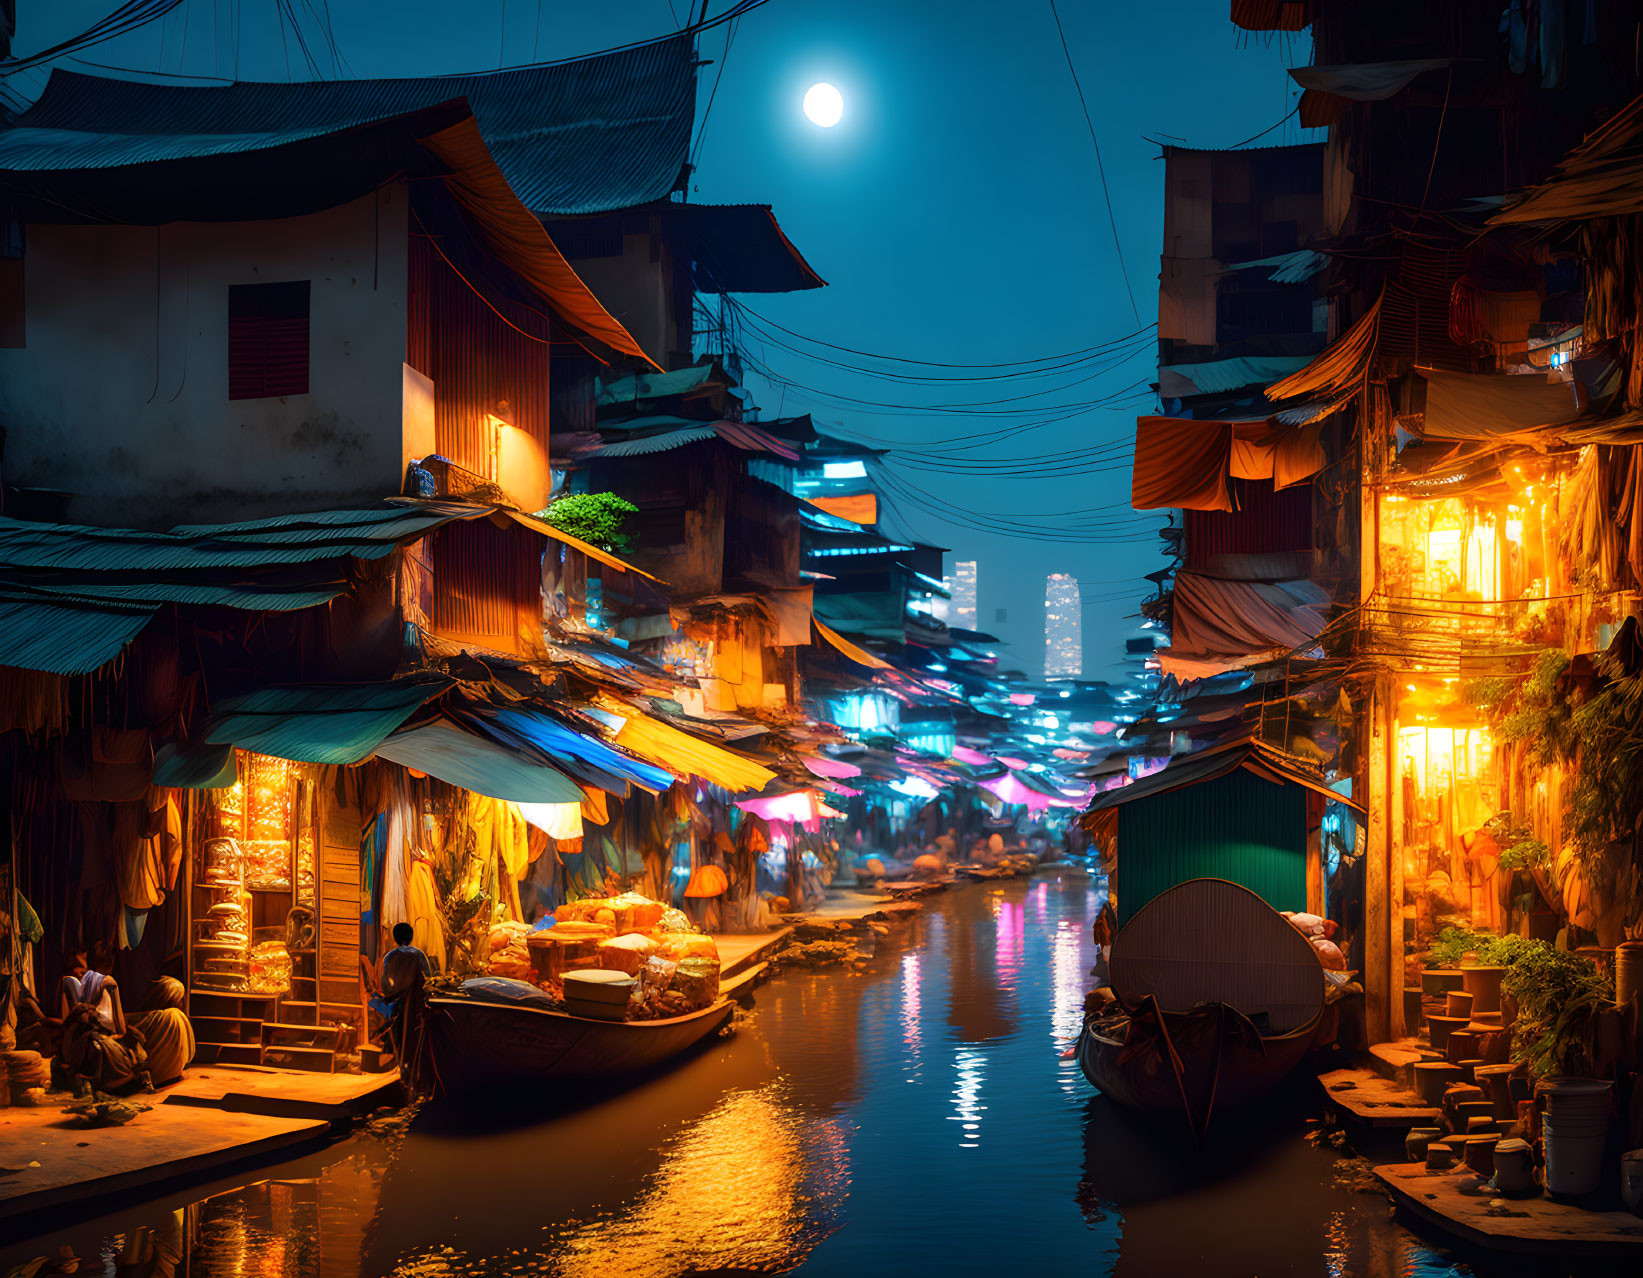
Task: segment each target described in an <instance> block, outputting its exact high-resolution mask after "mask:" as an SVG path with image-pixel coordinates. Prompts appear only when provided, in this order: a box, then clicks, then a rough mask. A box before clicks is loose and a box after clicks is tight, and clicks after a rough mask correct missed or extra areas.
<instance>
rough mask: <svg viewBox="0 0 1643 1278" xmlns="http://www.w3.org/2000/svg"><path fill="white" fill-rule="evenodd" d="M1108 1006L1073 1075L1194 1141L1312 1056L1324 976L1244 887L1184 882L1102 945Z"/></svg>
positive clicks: (1293, 934) (1296, 937) (1089, 1029)
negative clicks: (1183, 1124)
mask: <svg viewBox="0 0 1643 1278" xmlns="http://www.w3.org/2000/svg"><path fill="white" fill-rule="evenodd" d="M1110 970H1111V973H1112V988H1113V992H1114V993H1115V994H1116V995H1117V996H1118V1004H1117V1007H1116V1008H1115V1009H1114V1010H1113V1011H1112V1012H1110V1013H1107V1014H1104V1015H1102V1014H1097V1015H1093V1016H1091V1017H1089V1018H1088V1019H1087V1020H1086V1021H1085V1023H1084V1029H1083V1032H1082V1033H1081V1034H1080V1035H1079V1040H1078V1063H1079V1066H1080V1068H1081V1069H1083V1071H1084V1077H1085V1078H1087V1079H1089V1081H1090V1083H1091V1084H1092V1085H1093V1086H1095V1087H1096V1088H1098V1089H1099V1090H1100V1091H1101V1092H1102V1093H1103V1094H1104V1095H1107V1096H1110V1097H1111V1098H1112V1099H1113V1100H1115V1101H1117V1102H1118V1103H1119V1104H1122V1105H1129V1106H1132V1107H1134V1108H1137V1109H1147V1110H1177V1111H1184V1112H1185V1114H1186V1116H1187V1120H1188V1122H1189V1124H1190V1125H1191V1127H1192V1130H1193V1132H1194V1133H1195V1134H1196V1135H1198V1136H1200V1137H1201V1136H1202V1135H1203V1133H1204V1132H1205V1131H1206V1130H1207V1129H1208V1126H1209V1120H1210V1115H1211V1114H1212V1113H1213V1112H1214V1110H1215V1109H1216V1108H1217V1107H1221V1108H1228V1107H1233V1106H1239V1105H1245V1104H1248V1103H1249V1102H1251V1101H1254V1100H1258V1099H1259V1098H1260V1097H1262V1096H1264V1095H1266V1094H1267V1093H1269V1092H1271V1091H1272V1090H1273V1089H1274V1088H1276V1087H1277V1086H1278V1085H1279V1084H1280V1083H1281V1082H1282V1081H1283V1080H1284V1078H1285V1077H1287V1076H1288V1075H1289V1073H1290V1072H1291V1071H1292V1070H1294V1069H1295V1067H1296V1066H1298V1065H1299V1064H1300V1063H1301V1061H1302V1059H1303V1058H1304V1057H1305V1056H1306V1054H1307V1051H1308V1049H1310V1048H1311V1046H1312V1043H1313V1040H1314V1038H1315V1036H1316V1034H1317V1030H1318V1023H1319V1019H1320V1017H1321V1016H1322V1013H1323V1006H1324V978H1323V969H1322V966H1321V965H1320V964H1319V962H1318V958H1317V955H1316V953H1315V952H1314V951H1313V949H1312V946H1311V945H1310V944H1309V943H1308V942H1307V940H1306V938H1304V937H1303V936H1301V934H1300V933H1299V932H1297V931H1296V930H1295V929H1294V928H1293V927H1291V926H1290V925H1289V923H1287V922H1286V921H1285V920H1284V918H1283V916H1282V915H1280V914H1279V913H1278V912H1277V911H1276V910H1274V909H1272V907H1271V906H1269V905H1267V903H1266V902H1265V901H1263V900H1261V898H1260V897H1258V896H1256V895H1255V893H1253V892H1251V891H1250V890H1249V889H1248V888H1244V887H1240V886H1239V885H1238V884H1236V883H1230V882H1227V881H1226V880H1225V879H1191V880H1188V881H1187V882H1186V883H1182V884H1178V885H1177V886H1175V887H1173V888H1171V889H1170V890H1169V891H1167V892H1164V893H1163V894H1161V895H1160V896H1159V897H1157V898H1156V899H1155V900H1153V901H1151V902H1149V903H1148V904H1147V905H1146V906H1145V907H1144V908H1142V910H1141V911H1140V912H1139V913H1137V914H1136V916H1135V917H1134V918H1133V919H1131V920H1130V921H1129V923H1128V924H1126V925H1125V927H1124V928H1123V929H1122V930H1121V931H1120V932H1119V933H1118V935H1117V937H1116V938H1114V940H1113V947H1112V957H1111V959H1110Z"/></svg>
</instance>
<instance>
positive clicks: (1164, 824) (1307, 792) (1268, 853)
mask: <svg viewBox="0 0 1643 1278" xmlns="http://www.w3.org/2000/svg"><path fill="white" fill-rule="evenodd" d="M1326 799H1333V800H1335V801H1337V802H1341V803H1347V804H1350V800H1347V799H1344V798H1343V797H1342V796H1341V795H1340V794H1338V793H1336V792H1335V791H1333V790H1331V789H1330V788H1329V786H1328V784H1327V783H1326V782H1325V781H1324V780H1323V778H1322V776H1320V775H1319V774H1317V773H1315V772H1310V771H1308V770H1307V769H1306V767H1305V765H1303V764H1302V763H1301V762H1300V761H1298V760H1296V759H1292V758H1290V757H1289V756H1287V755H1284V754H1282V753H1280V752H1279V751H1277V750H1275V749H1273V748H1272V747H1271V746H1267V745H1264V744H1262V743H1261V742H1259V741H1256V740H1253V739H1251V738H1243V739H1241V740H1238V741H1234V742H1231V743H1228V744H1226V745H1220V746H1215V747H1212V748H1211V749H1208V750H1203V751H1200V752H1198V753H1196V754H1188V755H1181V756H1179V757H1178V758H1176V759H1173V760H1172V761H1171V762H1170V764H1169V765H1168V766H1167V767H1165V768H1164V769H1163V770H1161V771H1159V772H1155V773H1153V774H1152V775H1151V776H1147V777H1142V778H1141V779H1140V780H1138V781H1136V782H1134V783H1133V784H1131V785H1127V786H1124V787H1123V788H1121V789H1118V790H1108V791H1106V792H1105V793H1103V794H1099V795H1097V796H1096V799H1095V802H1094V803H1092V804H1091V805H1090V808H1089V810H1088V812H1087V813H1086V814H1085V818H1084V820H1085V826H1086V828H1087V829H1089V830H1090V831H1091V832H1092V833H1094V834H1095V835H1096V836H1097V840H1098V841H1099V842H1103V843H1105V842H1106V841H1107V840H1108V839H1111V838H1116V852H1117V878H1116V883H1115V893H1114V894H1115V895H1116V897H1117V898H1118V926H1119V927H1123V925H1124V924H1125V923H1128V922H1129V920H1130V918H1131V917H1132V916H1133V915H1134V914H1135V912H1136V911H1137V910H1139V909H1140V908H1141V907H1142V906H1143V905H1145V904H1146V903H1147V902H1148V901H1151V900H1152V899H1153V898H1154V897H1156V896H1158V895H1159V894H1160V893H1162V892H1165V891H1167V890H1168V889H1170V888H1172V887H1174V886H1175V885H1176V884H1178V883H1185V882H1186V881H1187V880H1188V879H1203V878H1212V879H1229V880H1231V881H1232V882H1234V883H1237V884H1240V885H1242V886H1243V887H1246V888H1248V889H1249V890H1250V891H1252V892H1254V893H1255V894H1256V895H1257V896H1259V897H1260V898H1261V899H1262V900H1264V901H1265V902H1266V903H1267V904H1268V905H1270V906H1272V908H1273V909H1275V910H1294V911H1297V912H1299V911H1303V910H1306V909H1307V908H1308V906H1309V905H1311V906H1312V907H1314V908H1317V907H1320V906H1321V903H1322V875H1321V871H1320V869H1319V866H1318V863H1317V862H1318V844H1317V829H1318V824H1319V815H1320V814H1321V812H1322V810H1323V803H1324V801H1325V800H1326ZM1309 888H1310V890H1309Z"/></svg>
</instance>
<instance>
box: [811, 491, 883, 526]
mask: <svg viewBox="0 0 1643 1278" xmlns="http://www.w3.org/2000/svg"><path fill="white" fill-rule="evenodd" d="M810 504H811V505H812V506H817V507H819V508H821V509H822V510H825V511H826V512H827V513H828V514H829V515H833V516H835V517H836V518H839V519H848V520H849V521H850V522H851V523H853V524H876V523H877V522H878V519H879V499H878V494H877V493H852V494H850V495H849V496H847V497H812V498H811V499H810Z"/></svg>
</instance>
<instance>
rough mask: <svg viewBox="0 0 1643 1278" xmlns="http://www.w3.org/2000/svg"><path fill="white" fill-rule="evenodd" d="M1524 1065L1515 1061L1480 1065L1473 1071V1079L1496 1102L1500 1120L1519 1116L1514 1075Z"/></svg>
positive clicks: (1508, 1120)
mask: <svg viewBox="0 0 1643 1278" xmlns="http://www.w3.org/2000/svg"><path fill="white" fill-rule="evenodd" d="M1521 1068H1522V1066H1520V1065H1517V1064H1515V1063H1507V1064H1504V1065H1479V1066H1477V1067H1476V1068H1474V1069H1473V1071H1472V1081H1473V1082H1475V1083H1476V1084H1477V1085H1478V1086H1479V1087H1481V1088H1483V1090H1484V1092H1485V1094H1486V1095H1487V1096H1488V1097H1489V1099H1490V1101H1491V1102H1492V1103H1493V1104H1494V1115H1495V1118H1496V1119H1498V1120H1499V1121H1500V1122H1503V1123H1509V1122H1511V1121H1512V1120H1513V1119H1514V1118H1516V1117H1517V1104H1516V1102H1514V1101H1513V1099H1512V1082H1511V1080H1512V1075H1513V1074H1515V1073H1517V1072H1518V1071H1519V1070H1520V1069H1521Z"/></svg>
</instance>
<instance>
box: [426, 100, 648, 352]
mask: <svg viewBox="0 0 1643 1278" xmlns="http://www.w3.org/2000/svg"><path fill="white" fill-rule="evenodd" d="M421 143H422V145H423V146H424V147H426V148H427V149H428V150H429V151H430V152H432V153H433V155H435V156H436V157H438V158H439V159H440V160H442V161H444V163H445V164H446V165H447V166H448V167H449V168H450V170H451V172H450V173H449V174H448V175H447V176H446V178H445V186H446V189H447V190H448V191H450V193H451V196H452V197H453V198H454V199H455V200H456V202H457V203H458V204H460V205H461V206H462V208H463V210H464V211H465V212H466V213H467V214H468V216H469V217H471V218H472V219H473V220H474V224H475V229H476V230H477V231H478V233H479V237H480V239H482V240H483V241H484V242H485V246H486V247H487V248H488V249H490V251H491V252H492V253H494V254H495V255H496V256H497V258H498V259H499V260H500V261H501V262H502V263H503V264H504V265H506V266H507V267H508V268H509V269H510V270H512V271H513V272H514V274H516V275H518V276H519V277H520V279H522V280H524V281H525V282H526V283H527V284H529V285H530V286H531V287H532V288H534V289H535V290H536V291H537V292H538V293H540V294H541V295H542V297H543V299H544V300H545V301H546V302H547V303H548V304H549V305H550V306H551V307H552V308H553V309H554V311H556V312H557V313H558V314H559V315H561V316H562V317H564V319H566V320H567V321H569V322H570V323H571V324H574V325H575V326H576V327H577V328H579V329H581V330H582V331H583V332H584V333H586V334H587V335H588V336H589V337H593V338H596V339H597V340H598V341H600V342H603V343H604V344H605V345H606V346H608V347H610V348H611V349H612V350H614V351H620V352H621V353H622V354H624V355H633V356H636V357H638V358H639V359H642V360H644V361H645V363H647V364H649V365H650V366H651V367H652V368H655V369H657V370H658V371H661V365H660V364H658V363H656V361H655V360H653V359H651V357H650V356H649V355H647V354H645V352H644V351H643V350H642V349H641V348H640V346H639V343H638V342H637V341H636V340H635V339H634V337H633V335H632V334H631V333H629V332H628V331H627V329H625V328H623V327H622V325H621V323H620V322H618V321H617V319H616V318H615V317H614V316H613V315H611V313H610V312H609V311H607V310H606V309H605V308H604V306H603V305H601V304H600V301H599V299H598V298H597V297H595V296H594V295H593V293H592V291H591V290H590V289H589V288H588V286H587V285H586V284H584V283H583V282H582V277H581V276H579V275H578V274H577V273H576V271H575V270H574V269H572V267H571V264H570V263H569V262H567V261H566V260H565V255H564V254H563V253H561V252H560V251H559V248H558V246H557V245H555V244H554V242H553V240H552V239H551V238H550V237H549V236H548V233H547V231H546V230H544V229H543V226H542V223H541V222H539V221H538V220H537V219H536V216H535V215H534V214H533V213H532V212H531V211H530V210H529V209H527V208H526V207H525V206H524V204H523V203H521V202H520V199H519V197H518V196H517V195H515V194H514V192H513V188H512V187H511V186H509V185H508V179H507V178H505V177H503V176H502V170H501V169H500V168H498V167H497V164H496V161H495V160H494V159H492V158H491V153H490V150H489V149H488V148H487V147H486V146H485V139H484V137H483V136H482V135H481V134H480V132H479V123H478V121H476V120H475V119H473V117H471V116H470V117H469V118H468V119H466V120H463V121H462V122H461V123H460V124H453V125H451V127H450V128H448V129H441V130H440V131H439V132H438V133H434V134H430V135H429V136H428V137H425V138H422V139H421Z"/></svg>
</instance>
